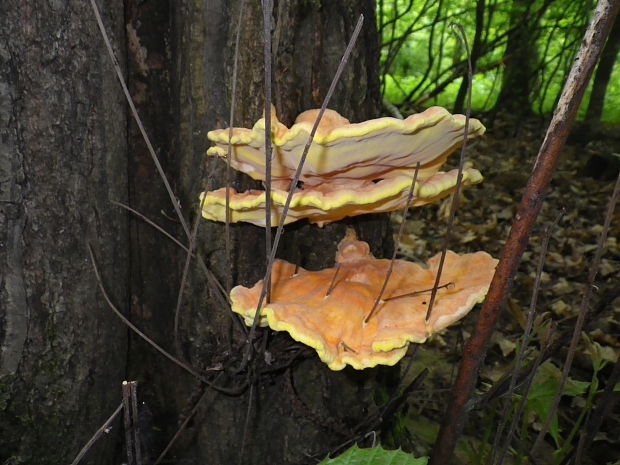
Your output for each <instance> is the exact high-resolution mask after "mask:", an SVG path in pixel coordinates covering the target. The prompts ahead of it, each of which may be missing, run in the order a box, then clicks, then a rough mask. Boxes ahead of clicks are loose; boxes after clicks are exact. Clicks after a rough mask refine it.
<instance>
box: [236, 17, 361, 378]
mask: <svg viewBox="0 0 620 465" xmlns="http://www.w3.org/2000/svg"><path fill="white" fill-rule="evenodd" d="M363 23H364V15H360V17H359V19H358V21H357V25H356V26H355V30H354V31H353V34H352V35H351V39H350V40H349V43H348V45H347V48H346V50H345V52H344V54H343V56H342V59H341V60H340V64H339V65H338V69H337V70H336V74H335V75H334V78H333V79H332V82H331V85H330V86H329V89H328V91H327V94H326V95H325V99H324V100H323V104H322V105H321V109H320V110H319V114H318V116H317V118H316V121H315V122H314V126H313V127H312V131H310V135H309V136H308V141H307V142H306V145H305V147H304V150H303V152H302V155H301V159H300V160H299V164H298V165H297V170H296V171H295V176H294V177H293V181H292V182H291V187H290V189H289V191H288V195H287V197H286V202H285V203H284V208H283V209H282V215H281V218H280V224H279V226H278V229H277V231H276V235H275V239H274V241H273V246H272V248H271V255H270V256H269V261H268V262H267V271H266V273H265V277H264V278H263V283H268V282H270V279H271V270H272V268H273V261H274V260H275V258H276V252H277V250H278V244H279V243H280V237H281V236H282V231H283V230H284V223H285V221H286V217H287V215H288V210H289V207H290V205H291V200H292V199H293V193H294V192H295V189H296V186H297V183H298V182H299V178H300V177H301V171H302V169H303V167H304V164H305V162H306V158H307V156H308V151H309V150H310V145H312V141H313V139H314V135H315V134H316V130H317V128H318V127H319V123H320V122H321V118H322V117H323V114H324V113H325V110H326V109H327V105H328V103H329V100H330V99H331V97H332V95H333V93H334V90H335V89H336V84H337V83H338V81H339V80H340V76H341V74H342V71H343V70H344V67H345V65H346V64H347V61H349V56H350V55H351V51H352V50H353V47H354V45H355V42H356V41H357V37H358V36H359V33H360V31H361V29H362V24H363ZM265 295H266V286H265V285H263V290H262V292H261V295H260V298H259V299H258V305H257V306H256V313H255V314H254V321H253V323H252V327H251V329H250V333H249V335H248V339H247V340H248V344H247V345H246V351H245V353H244V356H243V360H242V363H241V367H240V369H243V368H244V367H245V365H246V364H247V362H248V360H249V358H250V356H251V353H252V350H253V346H252V340H253V338H254V333H255V332H256V327H257V325H258V320H259V318H260V309H261V308H262V306H263V301H264V300H265Z"/></svg>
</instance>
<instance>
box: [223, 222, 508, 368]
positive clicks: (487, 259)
mask: <svg viewBox="0 0 620 465" xmlns="http://www.w3.org/2000/svg"><path fill="white" fill-rule="evenodd" d="M336 263H337V265H336V267H335V268H329V269H324V270H321V271H307V270H304V269H302V268H299V267H296V266H295V265H294V264H291V263H287V262H285V261H282V260H277V261H276V262H275V263H274V267H273V271H272V292H271V302H270V303H269V304H267V305H264V306H263V308H261V310H260V319H259V324H260V325H261V326H269V327H271V328H272V329H274V330H276V331H287V332H288V333H289V334H290V335H291V337H292V338H293V339H295V340H297V341H300V342H302V343H304V344H306V345H308V346H310V347H313V348H314V349H315V350H316V351H317V353H318V355H319V357H320V359H321V360H322V361H323V362H325V363H326V364H327V366H328V367H329V368H331V369H332V370H341V369H343V368H344V367H345V365H347V364H348V365H351V366H352V367H353V368H355V369H358V370H361V369H364V368H368V367H373V366H376V365H380V364H381V365H394V364H396V363H397V362H398V361H399V360H400V359H401V358H402V357H404V355H405V353H406V351H407V347H408V345H409V344H410V343H412V342H413V343H423V342H425V341H426V339H427V338H428V337H429V336H430V335H431V334H433V333H436V332H438V331H441V330H443V329H445V328H446V327H448V326H449V325H451V324H453V323H454V322H456V321H458V320H459V319H461V318H463V316H465V315H466V314H467V313H468V312H469V311H470V310H471V309H472V308H473V307H474V305H476V304H477V303H479V302H482V300H484V297H485V295H486V293H487V291H488V288H489V285H490V283H491V279H492V277H493V273H494V272H495V266H496V265H497V260H496V259H494V258H493V257H491V256H490V255H489V254H487V253H485V252H476V253H471V254H464V255H458V254H456V253H454V252H450V251H448V253H447V255H446V260H445V264H444V268H443V272H442V275H441V285H442V286H441V288H440V289H438V291H437V297H436V300H435V305H434V307H433V310H432V314H431V317H430V318H429V320H428V321H426V312H427V310H428V300H429V297H430V289H432V287H433V285H434V282H435V277H436V275H437V269H438V263H439V254H438V255H436V256H434V257H432V258H431V259H430V260H429V261H428V267H427V268H424V267H422V266H420V265H417V264H414V263H410V262H407V261H404V260H396V261H395V263H394V268H393V272H392V276H391V278H390V280H389V282H388V285H387V288H386V290H385V292H384V294H383V298H382V300H381V301H380V304H379V306H378V308H377V311H376V312H375V313H374V314H373V316H372V317H371V318H370V319H367V317H368V314H369V312H370V311H371V309H372V308H373V306H374V303H375V300H376V299H377V297H378V295H379V292H380V289H381V287H382V285H383V282H384V280H385V276H386V273H387V269H388V267H389V265H390V260H385V259H376V258H374V257H373V256H372V255H371V254H370V249H369V246H368V244H367V243H365V242H362V241H358V240H357V239H356V238H355V236H354V233H351V232H349V233H348V234H347V236H346V237H345V238H344V239H343V240H342V242H341V243H340V245H339V249H338V254H337V256H336ZM262 287H263V282H262V281H259V282H258V283H257V284H256V285H255V286H254V287H252V288H245V287H243V286H237V287H235V288H234V289H233V290H232V291H231V301H232V310H233V311H234V312H236V313H239V314H240V315H242V316H243V318H244V320H245V322H246V324H248V325H251V324H252V321H253V320H254V315H255V313H256V309H257V305H258V300H259V298H260V294H261V291H262ZM328 290H330V292H329V295H328Z"/></svg>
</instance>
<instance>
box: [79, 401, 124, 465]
mask: <svg viewBox="0 0 620 465" xmlns="http://www.w3.org/2000/svg"><path fill="white" fill-rule="evenodd" d="M121 410H123V403H122V402H121V403H120V404H118V407H116V410H114V413H112V415H110V417H109V418H108V419H107V420H106V421H105V423H104V424H103V425H101V426H100V427H99V429H98V430H97V431H95V434H93V435H92V437H91V438H90V439H89V440H88V442H87V443H86V444H84V447H82V449H81V450H80V452H78V455H76V456H75V458H74V459H73V462H71V465H78V464H79V463H80V461H81V460H82V459H83V458H84V456H85V455H86V454H87V453H88V451H89V450H90V449H91V447H93V445H95V443H96V442H97V441H98V440H99V438H100V437H101V436H103V435H104V434H106V433H107V432H108V431H110V425H111V424H112V422H113V421H114V420H115V419H116V417H117V416H118V415H119V413H121Z"/></svg>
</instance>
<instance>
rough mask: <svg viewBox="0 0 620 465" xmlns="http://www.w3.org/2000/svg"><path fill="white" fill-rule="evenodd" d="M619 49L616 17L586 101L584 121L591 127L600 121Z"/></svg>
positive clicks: (619, 20)
mask: <svg viewBox="0 0 620 465" xmlns="http://www.w3.org/2000/svg"><path fill="white" fill-rule="evenodd" d="M619 50H620V19H618V17H616V21H615V23H614V26H613V28H612V29H611V32H610V33H609V37H608V39H607V42H606V43H605V48H604V49H603V53H602V54H601V60H600V62H599V64H598V66H597V68H596V73H595V74H594V81H593V83H592V92H591V93H590V101H589V102H588V110H587V111H586V123H587V125H588V126H590V127H591V128H592V127H593V126H595V125H597V124H598V123H600V121H601V116H602V115H603V107H604V106H605V94H606V93H607V85H608V84H609V78H610V77H611V72H612V71H613V69H614V65H615V64H616V57H617V56H618V51H619Z"/></svg>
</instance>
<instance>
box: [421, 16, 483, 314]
mask: <svg viewBox="0 0 620 465" xmlns="http://www.w3.org/2000/svg"><path fill="white" fill-rule="evenodd" d="M450 26H452V27H453V28H456V29H458V33H455V34H456V37H457V39H458V40H459V42H460V43H461V44H462V45H463V47H464V48H465V54H466V56H467V105H466V106H467V108H466V110H465V127H464V128H463V145H462V146H461V154H460V158H459V170H458V173H457V176H456V186H455V187H454V193H453V194H452V203H451V205H450V216H449V218H448V225H447V227H446V234H445V236H444V237H443V246H442V248H441V256H440V257H439V266H438V267H437V276H435V284H434V285H433V291H432V292H431V297H430V299H429V302H428V310H427V311H426V321H428V320H429V319H430V318H431V314H432V312H433V306H434V305H435V299H436V297H437V290H438V289H439V283H440V281H441V273H442V271H443V265H444V263H445V261H446V254H447V253H448V244H449V243H450V239H451V237H452V229H453V228H454V218H455V217H456V211H457V210H458V208H459V201H460V198H461V185H462V184H463V169H464V168H465V153H466V151H467V138H468V136H469V120H470V118H471V84H472V80H473V75H474V71H473V69H472V65H471V55H470V53H469V44H468V43H467V36H466V35H465V30H464V29H463V26H461V25H460V24H456V23H452V24H450Z"/></svg>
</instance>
